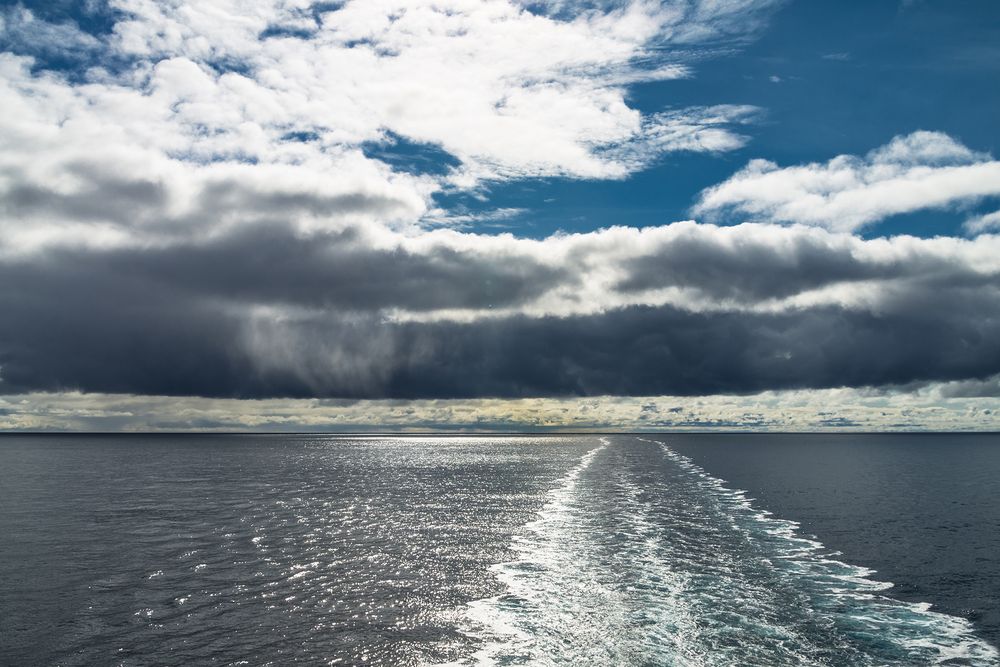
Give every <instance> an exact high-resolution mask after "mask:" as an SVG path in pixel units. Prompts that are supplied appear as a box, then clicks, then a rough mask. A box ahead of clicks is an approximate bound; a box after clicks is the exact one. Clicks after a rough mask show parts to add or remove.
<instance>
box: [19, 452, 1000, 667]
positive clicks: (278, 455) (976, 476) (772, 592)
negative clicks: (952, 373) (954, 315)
mask: <svg viewBox="0 0 1000 667" xmlns="http://www.w3.org/2000/svg"><path fill="white" fill-rule="evenodd" d="M724 480H725V481H724ZM741 489H746V490H747V491H743V490H741ZM998 497H1000V438H998V437H997V436H980V437H978V439H977V438H976V437H973V436H914V437H910V436H837V437H835V438H830V437H826V436H810V435H803V436H700V437H699V436H680V435H662V436H660V435H657V436H632V435H606V436H600V435H594V436H576V435H574V436H558V437H541V436H521V437H517V436H504V437H499V436H498V437H413V438H406V437H384V436H372V437H355V436H352V437H346V436H344V437H330V436H310V435H295V436H292V435H284V436H266V435H259V436H246V435H239V436H237V435H227V436H221V435H220V436H51V435H46V436H4V437H0V664H5V665H6V664H10V665H49V664H58V665H92V664H115V665H148V664H158V665H186V664H193V663H198V664H245V665H263V664H274V665H283V664H293V663H298V664H318V665H319V664H335V665H341V664H342V665H363V664H366V665H440V664H458V665H529V664H530V665H558V664H566V665H610V664H614V665H934V664H939V665H996V664H1000V657H998V653H997V650H996V649H995V648H994V645H995V642H996V640H997V638H998V637H997V634H998V633H997V625H996V622H995V619H996V610H997V607H996V604H997V595H998V590H997V588H998V585H997V582H998V573H1000V563H998V562H997V556H996V554H998V553H1000V530H998V528H1000V508H998V500H997V499H998ZM795 521H799V522H801V524H799V523H795ZM942 544H944V545H948V548H947V549H944V550H942V548H941V545H942ZM869 567H876V568H877V569H878V572H875V571H873V570H872V569H867V568H869Z"/></svg>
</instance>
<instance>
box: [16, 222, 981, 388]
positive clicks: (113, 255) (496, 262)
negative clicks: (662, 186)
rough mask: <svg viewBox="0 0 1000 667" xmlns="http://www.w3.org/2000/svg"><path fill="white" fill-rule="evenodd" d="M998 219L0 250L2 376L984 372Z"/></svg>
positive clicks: (691, 381) (37, 383) (608, 380)
mask: <svg viewBox="0 0 1000 667" xmlns="http://www.w3.org/2000/svg"><path fill="white" fill-rule="evenodd" d="M998 244H1000V238H998V237H995V236H991V235H986V236H981V237H977V238H976V239H971V240H970V239H943V238H942V239H915V238H908V237H899V238H895V239H878V240H871V241H865V240H862V239H859V238H857V237H853V236H850V235H845V234H835V233H830V232H826V231H823V230H817V229H809V228H804V227H793V228H784V227H780V226H767V225H742V226H739V227H732V228H721V227H714V226H711V225H699V224H695V223H679V224H675V225H670V226H666V227H659V228H649V229H645V230H637V229H629V228H614V229H609V230H603V231H599V232H594V233H588V234H575V235H568V236H566V235H562V236H554V237H551V238H548V239H543V240H538V241H536V240H530V239H517V238H515V237H513V236H510V235H499V236H483V235H475V234H468V233H462V232H458V231H454V230H433V231H415V232H414V231H411V232H408V233H401V232H391V231H390V230H387V229H382V230H381V231H380V232H378V233H375V230H374V229H373V228H372V227H371V226H367V225H366V226H361V227H348V228H344V229H343V230H341V231H340V232H337V233H332V232H327V233H323V234H312V235H309V236H305V237H304V236H301V235H300V233H299V232H297V231H296V229H295V228H294V227H292V226H285V227H281V226H277V225H274V224H270V225H266V226H262V227H259V228H248V227H245V226H241V227H237V228H234V229H233V230H232V231H231V232H230V233H227V234H222V235H216V236H214V237H211V238H208V239H200V240H196V241H184V242H182V243H174V244H165V245H161V246H141V247H111V248H105V249H94V248H84V249H67V248H60V249H51V250H48V251H46V252H42V253H35V254H32V255H28V256H15V257H10V258H8V259H6V260H4V261H2V262H0V286H2V287H0V309H2V310H3V312H4V313H5V316H6V317H5V319H4V323H3V325H2V326H0V365H2V371H0V381H2V385H0V386H2V388H3V390H4V391H7V392H15V391H16V392H23V391H59V390H66V389H79V390H85V391H100V392H123V393H147V394H172V395H204V396H217V397H225V396H232V397H254V398H257V397H269V396H297V397H306V396H321V397H342V398H384V397H397V398H428V397H442V398H456V397H485V396H497V397H522V396H561V395H599V394H622V395H650V394H677V395H698V394H707V393H716V392H721V393H746V392H755V391H761V390H766V389H787V388H821V387H837V386H877V385H883V384H901V383H907V382H920V381H931V380H941V381H944V380H958V379H969V378H976V377H983V376H985V375H988V374H992V373H996V372H998V371H1000V343H997V341H1000V329H998V326H1000V325H998V324H997V323H998V322H1000V318H998V317H997V312H996V305H995V304H996V303H997V296H998V290H1000V260H998V259H997V258H998V257H1000V252H998V250H1000V247H998Z"/></svg>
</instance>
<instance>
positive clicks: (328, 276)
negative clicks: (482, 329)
mask: <svg viewBox="0 0 1000 667" xmlns="http://www.w3.org/2000/svg"><path fill="white" fill-rule="evenodd" d="M20 266H21V268H20V269H17V268H14V267H13V266H12V267H9V268H8V269H6V270H7V271H8V272H10V274H11V278H10V280H12V281H15V280H17V279H18V277H19V276H21V275H23V274H25V273H29V274H30V273H32V272H34V271H38V272H43V273H44V275H41V276H38V277H37V279H42V280H44V279H45V278H49V279H55V278H56V277H57V276H58V275H59V274H60V272H65V271H67V270H72V271H78V272H80V273H81V274H82V275H84V276H87V275H90V274H93V275H95V276H99V277H100V278H99V279H100V280H102V281H105V282H106V283H107V284H113V283H114V282H115V280H121V281H125V282H133V281H138V283H139V284H143V285H150V286H151V287H152V290H153V292H154V294H161V293H168V292H169V293H174V292H176V294H173V296H172V297H171V298H174V299H192V300H195V301H198V300H202V301H204V300H209V299H211V300H215V301H217V302H219V303H222V302H235V303H237V304H257V305H268V304H281V305H296V306H304V307H325V308H335V309H337V310H338V311H340V312H343V311H363V312H372V311H378V310H382V309H386V308H399V309H404V310H408V311H418V312H419V311H426V310H435V309H445V308H469V309H489V308H491V307H496V308H500V307H507V306H517V305H520V304H523V303H525V302H527V301H530V300H532V299H535V298H537V297H539V296H540V295H541V294H543V293H544V292H545V291H547V290H549V289H552V288H553V287H554V286H556V285H565V284H572V283H573V282H574V280H575V277H574V276H573V275H572V274H571V273H570V272H569V271H568V270H566V269H565V268H558V267H551V266H547V265H544V264H542V263H540V262H539V261H537V260H534V259H532V258H530V257H529V256H526V255H523V254H515V253H499V254H486V253H478V252H472V251H463V252H460V251H458V250H455V249H453V248H450V247H448V246H445V245H436V246H432V247H430V248H428V249H426V250H424V251H421V252H415V251H412V250H408V249H406V248H405V247H402V246H393V247H387V248H379V247H376V246H373V245H372V244H371V242H370V241H367V240H366V239H365V238H364V236H363V233H362V232H361V231H359V230H358V229H357V228H352V227H347V228H344V229H342V230H340V231H337V232H326V233H318V234H312V235H310V236H308V237H305V236H300V235H297V234H295V233H294V231H293V230H291V229H290V228H288V227H287V226H286V225H280V224H277V223H272V224H269V225H267V224H262V225H256V226H244V227H241V228H238V229H236V230H235V231H233V232H232V233H230V234H228V235H225V236H220V237H217V238H214V239H210V240H208V241H205V242H200V243H195V242H185V243H178V244H171V245H165V246H154V247H150V248H144V249H142V248H140V249H136V248H128V249H120V250H109V251H104V252H99V253H94V252H92V251H81V250H59V251H52V252H51V253H49V254H48V255H47V256H46V259H44V260H43V261H39V260H32V262H31V263H30V264H24V263H22V264H21V265H20ZM3 270H4V269H2V268H0V271H3ZM21 280H22V282H25V283H26V289H32V287H31V284H32V282H33V281H34V280H35V278H33V279H32V280H26V279H24V278H21ZM82 280H83V281H84V282H86V281H87V280H88V278H86V277H83V278H82Z"/></svg>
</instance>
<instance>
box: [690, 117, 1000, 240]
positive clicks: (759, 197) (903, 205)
mask: <svg viewBox="0 0 1000 667" xmlns="http://www.w3.org/2000/svg"><path fill="white" fill-rule="evenodd" d="M997 196H1000V162H997V161H995V160H993V159H992V157H990V156H989V155H987V154H985V153H977V152H974V151H972V150H970V149H969V148H967V147H965V146H964V145H962V144H961V143H959V142H958V141H956V140H955V139H953V138H952V137H949V136H948V135H946V134H942V133H940V132H914V133H913V134H909V135H905V136H898V137H895V138H894V139H893V140H892V141H891V142H890V143H888V144H887V145H885V146H882V147H881V148H878V149H876V150H873V151H871V152H870V153H868V154H867V155H866V156H864V157H862V158H858V157H854V156H850V155H841V156H838V157H836V158H834V159H832V160H830V161H829V162H827V163H824V164H821V163H812V164H807V165H804V166H799V167H784V168H782V167H779V166H778V165H776V164H774V163H773V162H769V161H767V160H753V161H751V162H750V163H749V164H748V165H747V166H746V167H745V168H744V169H743V170H741V171H739V172H737V173H736V174H735V175H734V176H732V177H731V178H730V179H729V180H727V181H725V182H723V183H720V184H719V185H716V186H714V187H711V188H709V189H707V190H705V191H704V192H702V194H701V197H700V199H699V201H698V203H697V205H696V206H695V207H694V209H693V213H695V214H696V215H704V216H708V217H709V218H711V219H715V218H722V217H737V218H740V219H753V220H758V221H769V222H777V223H786V224H789V223H796V224H808V225H817V226H822V227H826V228H828V229H834V230H839V231H852V230H856V229H858V228H861V227H863V226H865V225H870V224H873V223H876V222H878V221H880V220H883V219H885V218H887V217H889V216H892V215H898V214H901V213H910V212H913V211H919V210H922V209H932V208H935V209H939V208H945V207H949V206H954V205H958V204H963V203H970V202H975V201H978V200H979V199H982V198H984V197H997Z"/></svg>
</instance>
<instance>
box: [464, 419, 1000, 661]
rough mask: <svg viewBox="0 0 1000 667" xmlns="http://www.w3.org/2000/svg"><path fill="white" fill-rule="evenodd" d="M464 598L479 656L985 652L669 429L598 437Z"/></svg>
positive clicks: (904, 656) (969, 633)
mask: <svg viewBox="0 0 1000 667" xmlns="http://www.w3.org/2000/svg"><path fill="white" fill-rule="evenodd" d="M513 548H514V550H515V551H516V552H517V554H518V558H517V559H516V560H513V561H511V562H507V563H503V564H501V565H498V566H496V567H495V568H494V570H495V575H496V576H497V578H498V579H499V580H500V581H501V582H502V583H503V584H504V585H505V587H506V590H505V592H504V593H503V594H501V595H499V596H496V597H492V598H488V599H485V600H481V601H479V602H476V603H474V604H472V605H471V606H470V607H469V611H468V614H467V617H466V619H465V630H466V632H467V633H468V634H469V635H470V636H472V637H474V638H475V639H476V640H478V642H479V649H478V651H477V652H476V653H475V654H474V655H473V656H472V657H471V658H470V659H468V660H467V661H465V662H466V663H467V664H479V665H494V664H495V665H519V664H531V665H558V664H574V665H588V664H593V665H596V664H600V665H608V664H618V665H626V664H627V665H653V664H655V665H692V666H695V665H698V666H700V665H720V666H721V665H734V664H769V665H995V664H998V661H1000V658H998V653H997V651H996V650H995V649H994V648H993V647H992V646H990V645H989V644H987V643H986V642H984V641H982V640H981V639H979V638H978V637H977V636H976V634H975V632H974V629H973V627H972V626H971V624H970V623H968V622H967V621H966V620H964V619H961V618H957V617H954V616H949V615H945V614H941V613H937V612H935V611H932V610H931V609H930V605H926V604H924V605H917V604H911V603H906V602H901V601H898V600H895V599H893V598H891V597H889V596H887V595H886V593H885V591H886V589H888V588H890V587H891V584H887V583H884V582H878V581H875V580H873V579H872V578H871V575H872V574H873V572H872V571H871V570H868V569H865V568H863V567H858V566H854V565H849V564H846V563H843V562H841V561H839V560H838V559H837V555H838V554H836V553H831V552H829V551H828V550H827V549H826V547H824V545H823V544H821V543H820V542H818V541H816V540H814V539H810V538H808V537H806V536H804V535H802V534H801V533H800V532H799V530H798V525H797V524H796V523H794V522H792V521H787V520H784V519H780V518H776V517H774V516H771V515H770V514H769V513H768V512H766V511H762V510H759V509H756V508H755V507H754V506H753V504H752V503H751V499H749V498H747V496H746V494H745V492H743V491H739V490H734V489H730V488H727V487H726V485H725V483H724V481H723V480H721V479H718V478H715V477H713V476H711V475H710V474H708V473H707V472H706V471H705V470H703V469H702V468H700V467H699V466H697V465H696V464H694V463H693V462H692V461H691V460H690V459H688V458H687V457H684V456H682V455H680V454H678V453H676V452H674V451H673V450H672V449H671V448H670V447H669V446H668V445H667V444H664V443H662V442H658V441H653V440H643V439H635V438H628V439H626V438H621V439H615V442H613V443H612V442H610V441H609V440H608V439H603V441H602V443H601V444H600V445H599V446H598V447H596V448H594V449H593V450H592V451H590V452H589V453H587V454H586V455H585V456H584V457H583V458H582V460H581V461H580V462H579V464H578V465H577V466H576V467H574V468H573V469H572V470H570V472H569V473H568V474H567V475H566V476H565V477H564V478H563V479H562V480H560V483H559V484H558V485H557V486H556V488H554V489H553V490H552V491H551V492H550V493H549V496H548V498H547V502H546V504H545V506H544V508H543V509H542V511H541V512H540V513H539V515H538V518H537V519H536V520H535V521H533V522H531V523H529V524H527V525H526V526H524V528H523V530H522V531H521V532H520V533H519V535H518V536H517V537H516V538H515V540H514V544H513Z"/></svg>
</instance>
